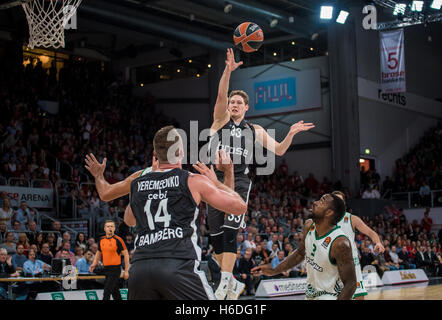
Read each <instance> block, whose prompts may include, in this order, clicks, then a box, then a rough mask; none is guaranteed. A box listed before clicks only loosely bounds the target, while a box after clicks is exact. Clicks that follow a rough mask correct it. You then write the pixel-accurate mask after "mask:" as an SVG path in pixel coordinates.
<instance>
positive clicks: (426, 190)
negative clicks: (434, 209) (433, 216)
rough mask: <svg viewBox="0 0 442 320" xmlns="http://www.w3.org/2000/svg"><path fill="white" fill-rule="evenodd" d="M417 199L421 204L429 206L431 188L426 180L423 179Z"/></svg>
mask: <svg viewBox="0 0 442 320" xmlns="http://www.w3.org/2000/svg"><path fill="white" fill-rule="evenodd" d="M419 200H420V204H421V206H429V205H430V204H431V189H430V187H429V186H428V184H427V182H426V181H423V182H422V185H421V187H420V188H419Z"/></svg>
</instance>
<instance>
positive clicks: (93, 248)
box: [89, 243, 98, 256]
mask: <svg viewBox="0 0 442 320" xmlns="http://www.w3.org/2000/svg"><path fill="white" fill-rule="evenodd" d="M89 248H90V249H91V251H92V253H93V254H94V256H95V255H96V254H97V251H98V244H96V243H93V244H91V245H90V247H89Z"/></svg>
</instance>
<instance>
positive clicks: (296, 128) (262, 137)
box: [253, 121, 315, 156]
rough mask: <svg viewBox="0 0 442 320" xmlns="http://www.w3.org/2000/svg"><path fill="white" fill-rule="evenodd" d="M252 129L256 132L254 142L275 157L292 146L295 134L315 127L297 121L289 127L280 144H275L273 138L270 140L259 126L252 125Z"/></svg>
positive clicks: (311, 124)
mask: <svg viewBox="0 0 442 320" xmlns="http://www.w3.org/2000/svg"><path fill="white" fill-rule="evenodd" d="M253 127H254V128H255V132H256V140H257V141H258V142H259V143H260V144H261V145H262V146H263V147H264V148H266V149H267V150H269V151H271V152H273V153H274V154H276V155H277V156H282V155H284V154H285V153H286V151H287V149H288V148H289V147H290V145H291V144H292V141H293V137H294V136H295V135H296V134H297V133H299V132H302V131H307V130H310V129H312V128H314V127H315V125H314V124H313V123H304V121H299V122H297V123H295V124H293V125H292V126H291V127H290V131H289V132H288V133H287V135H286V137H285V138H284V140H282V141H281V142H277V141H276V140H275V139H274V138H272V137H271V136H270V135H269V134H268V133H267V131H265V130H264V128H263V127H261V126H260V125H258V124H254V125H253Z"/></svg>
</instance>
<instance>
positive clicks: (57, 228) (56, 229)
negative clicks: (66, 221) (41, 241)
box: [50, 220, 63, 243]
mask: <svg viewBox="0 0 442 320" xmlns="http://www.w3.org/2000/svg"><path fill="white" fill-rule="evenodd" d="M50 231H52V233H53V235H54V236H55V240H54V242H55V243H57V242H58V238H61V236H62V232H63V231H62V229H61V222H60V221H59V220H54V221H53V222H52V229H51V230H50Z"/></svg>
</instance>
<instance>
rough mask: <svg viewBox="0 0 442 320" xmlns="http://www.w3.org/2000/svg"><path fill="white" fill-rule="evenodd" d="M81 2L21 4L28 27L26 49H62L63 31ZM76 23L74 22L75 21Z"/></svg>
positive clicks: (52, 0)
mask: <svg viewBox="0 0 442 320" xmlns="http://www.w3.org/2000/svg"><path fill="white" fill-rule="evenodd" d="M81 1H82V0H31V1H29V2H26V3H22V7H23V10H24V11H25V13H26V19H27V20H28V25H29V43H28V47H30V48H31V49H33V48H34V47H45V48H49V47H53V48H56V49H57V48H60V47H63V48H64V45H65V44H64V30H65V27H71V26H69V25H68V22H69V20H70V19H71V18H72V17H73V16H74V15H75V13H76V11H77V8H78V6H79V5H80V3H81ZM75 21H76V20H75Z"/></svg>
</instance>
